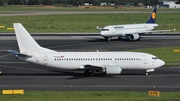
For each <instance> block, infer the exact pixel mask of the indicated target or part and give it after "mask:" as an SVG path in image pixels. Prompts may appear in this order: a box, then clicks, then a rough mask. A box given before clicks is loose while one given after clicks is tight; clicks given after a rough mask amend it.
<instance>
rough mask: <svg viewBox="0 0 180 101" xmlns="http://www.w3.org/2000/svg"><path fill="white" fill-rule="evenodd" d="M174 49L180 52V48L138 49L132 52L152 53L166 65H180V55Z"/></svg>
mask: <svg viewBox="0 0 180 101" xmlns="http://www.w3.org/2000/svg"><path fill="white" fill-rule="evenodd" d="M174 49H177V50H180V46H169V47H160V48H147V49H136V50H131V51H136V52H145V53H150V54H153V55H155V56H157V57H158V58H160V59H162V60H164V61H165V62H166V63H168V64H172V65H173V64H176V63H180V53H175V52H174ZM178 65H179V64H178Z"/></svg>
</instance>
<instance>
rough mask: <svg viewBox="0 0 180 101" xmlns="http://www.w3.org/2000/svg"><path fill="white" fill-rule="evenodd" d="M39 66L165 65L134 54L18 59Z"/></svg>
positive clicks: (61, 54)
mask: <svg viewBox="0 0 180 101" xmlns="http://www.w3.org/2000/svg"><path fill="white" fill-rule="evenodd" d="M18 58H19V59H20V60H24V61H27V62H31V63H36V64H39V65H43V66H47V67H53V68H58V69H82V68H83V66H84V65H88V64H89V65H92V66H99V67H102V66H104V67H106V66H108V65H116V66H119V67H120V68H122V69H144V70H148V69H154V68H157V67H160V66H162V65H164V62H163V61H162V60H160V59H157V58H156V56H153V55H151V54H147V53H138V52H135V53H132V52H52V53H42V54H36V55H34V56H32V57H30V58H28V57H18Z"/></svg>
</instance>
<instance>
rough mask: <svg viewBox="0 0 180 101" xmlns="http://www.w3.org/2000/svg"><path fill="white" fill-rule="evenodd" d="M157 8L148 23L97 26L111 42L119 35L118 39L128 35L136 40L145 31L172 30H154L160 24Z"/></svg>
mask: <svg viewBox="0 0 180 101" xmlns="http://www.w3.org/2000/svg"><path fill="white" fill-rule="evenodd" d="M156 10H157V8H156V7H154V9H153V11H152V13H151V14H150V17H149V19H148V21H147V22H146V23H142V24H124V25H109V26H105V27H104V28H99V27H98V26H97V27H96V28H97V29H99V30H100V35H101V36H103V37H104V38H105V39H106V40H108V41H109V42H110V39H111V38H112V37H118V39H122V38H123V37H126V38H128V39H129V40H131V41H135V40H140V35H142V34H145V33H152V32H162V31H170V30H154V28H155V27H157V26H158V24H155V20H156ZM174 30H175V29H174Z"/></svg>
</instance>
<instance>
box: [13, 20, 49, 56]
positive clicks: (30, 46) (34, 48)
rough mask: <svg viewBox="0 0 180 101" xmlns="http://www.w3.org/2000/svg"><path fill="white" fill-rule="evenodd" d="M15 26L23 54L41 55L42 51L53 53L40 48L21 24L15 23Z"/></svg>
mask: <svg viewBox="0 0 180 101" xmlns="http://www.w3.org/2000/svg"><path fill="white" fill-rule="evenodd" d="M13 26H14V30H15V34H16V38H17V42H18V46H19V50H20V53H21V54H28V55H30V54H35V53H40V52H42V51H51V50H49V49H46V48H43V47H40V46H39V45H38V43H37V42H36V41H35V40H34V39H33V38H32V36H31V35H30V34H29V33H28V32H27V30H26V29H25V28H24V27H23V25H22V24H21V23H13Z"/></svg>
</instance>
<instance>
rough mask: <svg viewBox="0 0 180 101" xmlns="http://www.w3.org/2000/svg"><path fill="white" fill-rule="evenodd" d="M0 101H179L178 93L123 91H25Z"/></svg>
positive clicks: (4, 96)
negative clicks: (158, 93)
mask: <svg viewBox="0 0 180 101" xmlns="http://www.w3.org/2000/svg"><path fill="white" fill-rule="evenodd" d="M0 99H1V101H179V100H180V92H160V96H159V97H152V96H149V95H148V91H147V92H124V91H25V94H24V95H0Z"/></svg>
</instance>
